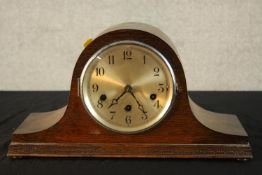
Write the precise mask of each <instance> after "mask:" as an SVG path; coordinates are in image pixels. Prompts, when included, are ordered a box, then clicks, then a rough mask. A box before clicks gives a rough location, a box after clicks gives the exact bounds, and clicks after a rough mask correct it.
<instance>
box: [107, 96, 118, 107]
mask: <svg viewBox="0 0 262 175" xmlns="http://www.w3.org/2000/svg"><path fill="white" fill-rule="evenodd" d="M117 103H118V99H116V98H114V99H113V100H112V102H111V104H110V105H109V106H108V108H111V107H112V106H113V105H116V104H117Z"/></svg>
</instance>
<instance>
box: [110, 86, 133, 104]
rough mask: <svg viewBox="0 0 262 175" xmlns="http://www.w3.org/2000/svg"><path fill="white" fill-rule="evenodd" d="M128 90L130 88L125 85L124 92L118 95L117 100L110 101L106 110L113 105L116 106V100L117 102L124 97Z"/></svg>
mask: <svg viewBox="0 0 262 175" xmlns="http://www.w3.org/2000/svg"><path fill="white" fill-rule="evenodd" d="M129 89H130V86H129V85H127V86H126V87H125V89H124V91H123V92H122V94H121V95H119V96H118V97H117V98H114V99H113V100H112V102H111V104H110V105H109V106H108V108H111V107H112V106H113V105H116V104H118V100H119V99H120V98H121V97H122V96H123V95H125V93H127V92H129Z"/></svg>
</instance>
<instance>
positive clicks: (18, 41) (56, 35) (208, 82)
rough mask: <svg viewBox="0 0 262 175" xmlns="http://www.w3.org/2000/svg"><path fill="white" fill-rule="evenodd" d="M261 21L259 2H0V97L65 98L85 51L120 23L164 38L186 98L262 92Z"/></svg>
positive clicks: (48, 0) (261, 10)
mask: <svg viewBox="0 0 262 175" xmlns="http://www.w3.org/2000/svg"><path fill="white" fill-rule="evenodd" d="M261 14H262V1H261V0H150V2H149V1H148V0H127V1H126V0H125V1H124V0H102V1H94V0H77V1H73V0H45V1H41V0H26V1H21V0H0V38H1V39H0V48H1V49H0V60H1V64H0V82H1V83H0V90H69V87H70V79H71V75H72V72H73V68H74V65H75V62H76V60H77V58H78V57H79V55H80V53H81V52H82V50H83V46H82V44H83V43H84V42H85V41H86V39H87V38H89V37H95V36H97V35H98V34H99V33H100V32H102V31H103V30H105V29H106V28H108V27H110V26H112V25H115V24H119V23H122V22H144V23H148V24H151V25H154V26H156V27H158V28H160V29H161V30H162V31H163V32H164V33H165V34H167V35H168V36H169V37H170V39H171V40H172V41H173V42H174V45H175V46H176V47H177V50H178V54H179V55H180V58H181V61H182V63H183V66H184V69H185V73H186V76H187V82H188V88H189V89H190V90H262V74H261V70H262V59H261V57H262V15H261ZM51 72H52V74H50V73H51ZM58 80H59V81H58Z"/></svg>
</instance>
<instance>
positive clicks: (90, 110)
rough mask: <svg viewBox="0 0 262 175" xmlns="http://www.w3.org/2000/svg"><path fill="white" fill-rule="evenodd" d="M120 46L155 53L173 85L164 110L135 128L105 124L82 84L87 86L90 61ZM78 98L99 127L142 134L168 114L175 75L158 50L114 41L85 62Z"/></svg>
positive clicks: (172, 97)
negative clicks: (140, 48) (165, 68)
mask: <svg viewBox="0 0 262 175" xmlns="http://www.w3.org/2000/svg"><path fill="white" fill-rule="evenodd" d="M121 44H130V45H137V46H140V47H144V48H145V49H149V50H150V51H152V52H153V53H155V54H156V55H157V56H158V57H159V58H161V59H162V60H163V62H164V64H165V66H166V67H167V69H168V71H169V73H170V76H171V79H172V82H171V83H170V84H172V85H173V88H170V89H172V93H171V94H172V95H170V96H169V97H168V103H167V104H166V105H165V106H164V108H163V109H162V111H161V112H160V113H159V114H158V116H157V117H155V118H154V119H153V120H151V121H150V122H148V123H146V124H144V125H142V126H136V127H128V126H127V127H120V126H117V125H114V124H112V123H109V122H107V121H106V120H105V119H103V117H101V116H100V115H99V114H98V113H97V112H96V110H95V109H94V108H93V106H92V104H91V103H90V100H89V95H88V87H89V86H84V84H88V77H87V76H86V71H87V69H88V67H89V65H90V64H91V63H92V61H93V60H94V59H96V57H97V56H98V55H100V54H101V53H103V52H104V51H106V50H107V49H109V48H111V47H114V46H116V45H121ZM80 97H81V100H82V103H83V104H84V106H85V108H86V110H87V112H88V113H89V114H90V116H91V117H92V118H93V119H94V120H95V121H96V122H98V123H99V124H100V125H102V126H103V127H105V128H107V129H110V130H112V131H115V132H120V133H125V134H131V133H138V132H142V131H145V130H148V129H150V128H152V127H154V126H155V125H157V124H158V123H159V122H160V121H161V120H162V119H163V118H165V116H166V115H167V114H168V112H169V111H170V109H171V107H172V106H173V103H174V101H175V97H176V78H175V74H174V71H173V69H172V66H171V65H170V63H169V61H168V60H167V59H166V58H165V57H164V56H163V54H161V53H160V52H159V51H158V50H156V49H155V48H153V47H151V46H150V45H148V44H145V43H142V42H139V41H133V40H123V41H116V42H112V43H110V44H108V45H106V46H104V47H102V48H100V49H99V50H98V51H96V52H95V53H94V54H93V55H92V56H91V57H90V58H89V60H88V61H87V63H86V64H85V66H84V69H83V71H82V73H81V76H80Z"/></svg>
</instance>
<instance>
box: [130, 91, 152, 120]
mask: <svg viewBox="0 0 262 175" xmlns="http://www.w3.org/2000/svg"><path fill="white" fill-rule="evenodd" d="M128 92H129V93H130V94H131V95H132V97H133V98H134V99H135V100H136V103H137V105H138V109H139V110H140V111H142V112H143V114H144V115H145V116H146V117H147V114H146V113H147V112H146V111H145V110H144V107H143V105H141V104H140V103H139V101H138V100H137V98H136V96H135V94H134V93H133V92H132V89H129V91H128Z"/></svg>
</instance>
